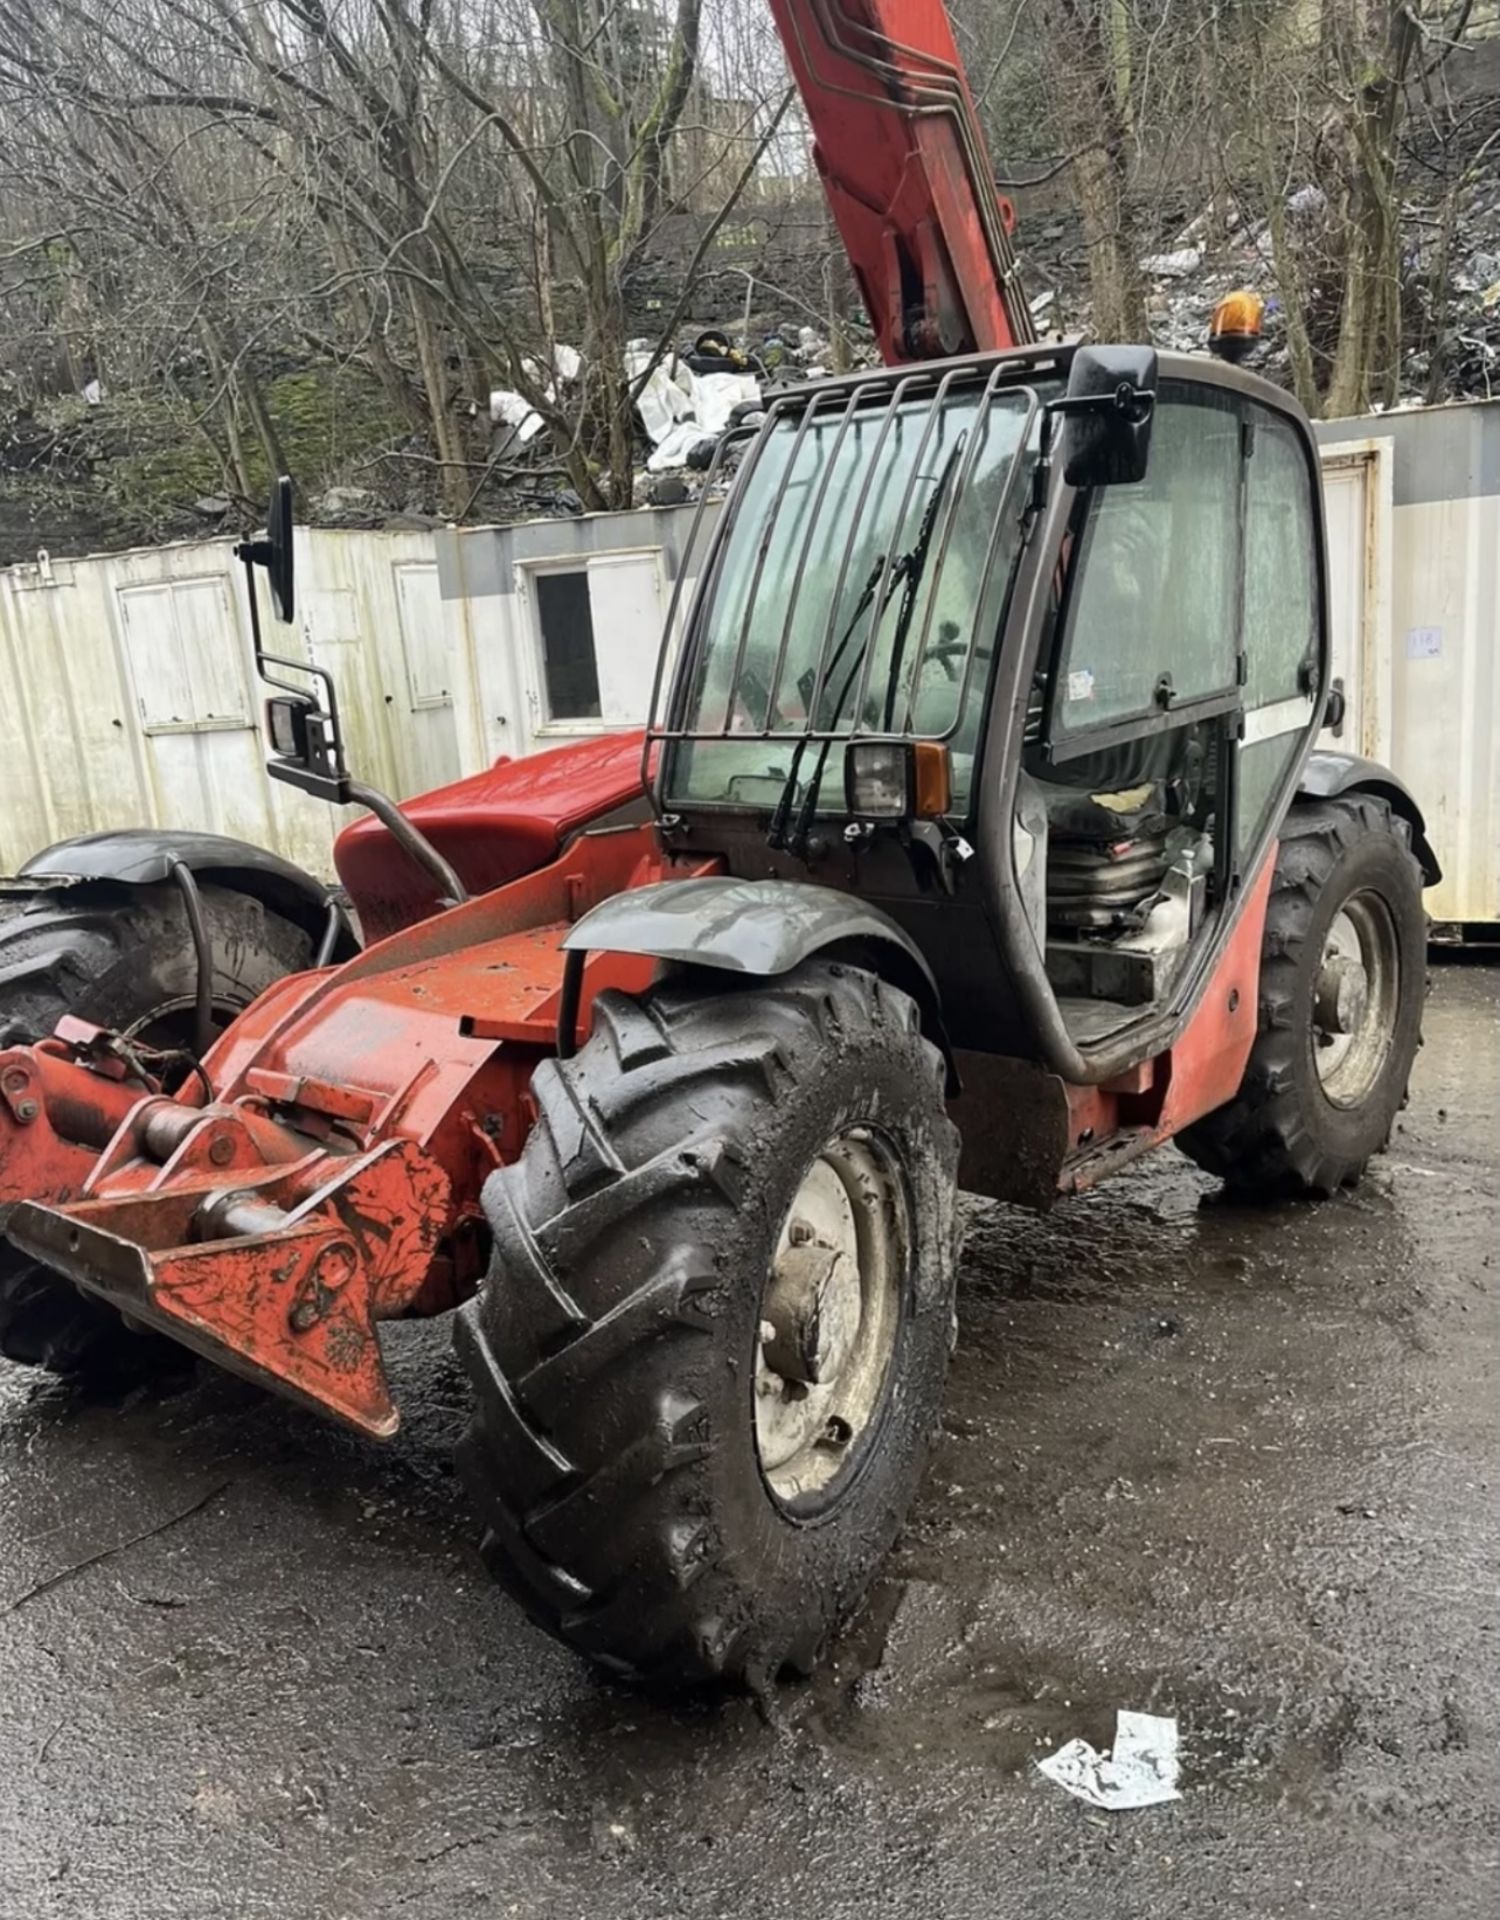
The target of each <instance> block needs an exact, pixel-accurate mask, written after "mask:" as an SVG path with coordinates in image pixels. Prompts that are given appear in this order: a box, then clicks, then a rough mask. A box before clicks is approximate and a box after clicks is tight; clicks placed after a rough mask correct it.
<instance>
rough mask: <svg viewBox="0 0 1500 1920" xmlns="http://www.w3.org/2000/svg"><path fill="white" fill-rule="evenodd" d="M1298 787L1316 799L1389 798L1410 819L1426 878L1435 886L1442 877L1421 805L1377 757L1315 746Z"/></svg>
mask: <svg viewBox="0 0 1500 1920" xmlns="http://www.w3.org/2000/svg"><path fill="white" fill-rule="evenodd" d="M1297 791H1298V793H1299V794H1305V795H1306V796H1308V797H1309V798H1310V799H1314V800H1336V799H1337V798H1338V797H1339V795H1340V794H1341V793H1374V794H1378V795H1379V796H1380V798H1381V799H1382V800H1388V801H1389V802H1390V803H1391V806H1392V807H1393V808H1394V809H1395V811H1396V812H1397V813H1398V814H1400V816H1401V818H1402V819H1403V820H1408V821H1410V823H1411V850H1412V852H1413V853H1414V854H1415V855H1416V857H1417V865H1418V866H1419V867H1420V868H1421V869H1422V879H1423V881H1424V882H1425V883H1426V884H1427V885H1428V886H1429V887H1435V886H1436V885H1437V883H1438V881H1439V880H1441V879H1442V877H1443V870H1442V868H1441V867H1440V866H1439V865H1438V863H1437V855H1436V854H1435V853H1434V852H1433V851H1432V848H1431V846H1430V845H1429V844H1428V840H1427V822H1426V821H1425V820H1424V819H1423V817H1422V809H1421V808H1420V807H1419V806H1418V805H1417V803H1416V801H1415V800H1414V799H1413V798H1412V795H1411V793H1410V791H1409V790H1408V788H1407V786H1406V785H1405V783H1404V782H1403V781H1401V780H1399V779H1397V777H1396V775H1395V774H1394V773H1392V772H1391V770H1390V768H1389V767H1383V766H1381V764H1380V762H1379V761H1378V760H1366V759H1365V758H1364V756H1363V755H1362V754H1358V753H1343V752H1341V751H1340V750H1339V749H1338V748H1336V747H1314V748H1313V750H1312V752H1311V753H1310V754H1309V755H1308V756H1307V760H1306V763H1305V764H1304V766H1303V768H1302V774H1301V778H1300V779H1299V780H1298V782H1297Z"/></svg>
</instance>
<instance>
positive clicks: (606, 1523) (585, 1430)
mask: <svg viewBox="0 0 1500 1920" xmlns="http://www.w3.org/2000/svg"><path fill="white" fill-rule="evenodd" d="M701 980H702V976H698V977H697V981H690V982H689V983H686V984H681V983H674V984H673V985H671V986H669V987H667V988H665V989H661V990H658V991H657V992H655V993H653V994H651V995H650V996H649V997H648V998H646V999H644V1000H641V1001H636V1000H633V999H631V998H629V997H627V996H625V995H622V994H618V993H606V994H603V995H601V996H600V998H599V1001H598V1002H597V1005H596V1009H595V1024H594V1033H593V1037H592V1038H591V1039H590V1041H589V1042H588V1044H587V1045H586V1046H585V1047H584V1048H583V1049H582V1050H581V1051H580V1053H579V1054H578V1056H577V1058H576V1059H573V1060H569V1061H549V1062H547V1063H545V1064H544V1065H543V1066H542V1067H541V1068H539V1069H538V1071H537V1074H536V1076H535V1078H534V1080H533V1083H532V1091H533V1095H534V1098H535V1100H536V1103H537V1108H538V1115H537V1120H536V1124H535V1126H534V1127H533V1129H532V1132H531V1134H530V1137H529V1138H528V1140H527V1142H526V1145H525V1148H524V1150H523V1152H522V1154H521V1156H520V1158H519V1160H518V1161H517V1162H516V1163H515V1164H514V1165H512V1166H510V1167H506V1168H504V1169H503V1170H502V1171H501V1172H499V1173H497V1174H495V1175H494V1176H492V1178H491V1180H490V1181H489V1183H488V1185H487V1187H486V1189H485V1208H486V1211H487V1213H488V1215H489V1217H490V1221H491V1224H492V1226H493V1229H494V1234H495V1251H494V1259H493V1263H492V1266H491V1269H490V1273H489V1277H488V1279H487V1281H486V1284H485V1286H484V1289H483V1291H482V1293H481V1294H480V1295H479V1297H478V1298H477V1299H476V1300H474V1301H471V1302H470V1303H469V1304H468V1305H467V1306H466V1307H464V1308H463V1309H462V1311H461V1314H460V1317H459V1320H458V1323H457V1328H456V1337H457V1341H458V1346H459V1350H460V1353H461V1355H462V1357H463V1359H464V1361H465V1364H466V1366H467V1368H468V1370H469V1372H470V1374H471V1375H472V1377H473V1379H474V1382H475V1386H476V1389H477V1395H476V1398H477V1409H476V1412H475V1415H474V1419H473V1423H472V1425H471V1428H470V1431H469V1434H468V1436H467V1438H466V1440H465V1442H464V1445H463V1447H462V1449H461V1455H460V1459H461V1464H462V1466H463V1468H464V1471H465V1474H466V1477H467V1478H468V1480H469V1482H470V1484H471V1486H472V1488H473V1490H474V1493H475V1495H476V1497H477V1499H478V1501H479V1504H480V1506H481V1508H482V1511H483V1513H484V1517H485V1520H486V1523H487V1531H486V1534H485V1539H484V1553H485V1558H486V1560H487V1561H488V1563H489V1565H490V1567H491V1570H492V1571H493V1572H494V1573H495V1575H496V1577H497V1578H498V1579H499V1580H500V1582H501V1583H502V1584H503V1585H504V1586H505V1587H506V1588H508V1589H509V1591H510V1592H511V1593H512V1594H513V1595H514V1596H515V1597H516V1598H517V1599H518V1600H519V1601H520V1602H521V1604H522V1605H523V1606H524V1607H525V1608H526V1610H527V1611H528V1612H529V1613H530V1614H531V1616H532V1617H533V1619H535V1620H537V1621H538V1622H540V1624H541V1625H542V1626H543V1627H545V1628H546V1630H547V1631H548V1632H549V1633H551V1634H553V1635H555V1636H556V1637H557V1638H558V1639H560V1640H562V1641H564V1642H565V1643H566V1644H568V1645H569V1646H572V1647H574V1648H576V1649H577V1650H578V1651H580V1652H582V1653H584V1654H587V1655H588V1656H589V1657H590V1658H592V1659H594V1660H596V1661H598V1662H600V1663H601V1664H602V1665H604V1666H605V1667H607V1668H608V1669H609V1670H611V1671H613V1672H615V1673H617V1674H623V1675H628V1676H632V1677H640V1678H650V1679H652V1680H655V1681H661V1682H669V1683H695V1682H702V1681H709V1680H712V1681H737V1682H744V1683H748V1684H751V1685H755V1686H762V1685H765V1684H767V1683H768V1682H770V1681H771V1680H773V1679H774V1678H775V1677H776V1675H777V1674H778V1673H779V1672H780V1671H781V1670H782V1669H783V1668H784V1667H787V1666H791V1667H794V1668H797V1669H799V1670H801V1671H808V1670H810V1668H811V1667H812V1665H813V1664H814V1662H815V1660H816V1657H817V1653H818V1650H819V1648H820V1647H821V1645H822V1644H823V1642H824V1640H825V1639H826V1637H827V1636H828V1634H829V1633H830V1632H831V1631H832V1630H833V1629H834V1628H836V1627H837V1626H838V1625H839V1624H840V1623H841V1622H842V1621H843V1620H845V1619H846V1618H847V1617H848V1616H849V1614H850V1613H851V1612H852V1611H853V1610H854V1609H855V1607H856V1606H857V1605H858V1604H859V1602H860V1600H861V1599H862V1597H863V1596H864V1593H865V1591H866V1589H867V1587H868V1585H869V1583H870V1581H871V1579H872V1578H873V1576H874V1574H875V1572H876V1570H877V1568H878V1567H879V1565H880V1562H881V1561H882V1559H883V1558H884V1556H885V1554H886V1552H887V1550H888V1549H889V1547H890V1545H891V1542H892V1541H893V1539H894V1538H895V1535H896V1532H897V1530H898V1528H899V1527H900V1525H901V1522H902V1519H903V1517H904V1516H905V1513H906V1510H907V1507H908V1506H909V1504H910V1502H911V1500H912V1498H913V1496H914V1494H915V1492H916V1489H917V1486H918V1483H919V1480H920V1477H921V1472H922V1466H923V1462H924V1457H925V1454H926V1449H927V1443H928V1440H929V1437H930V1435H931V1433H932V1432H933V1430H934V1428H935V1427H936V1425H937V1422H938V1419H939V1414H940V1409H941V1400H942V1388H943V1381H944V1378H945V1375H946V1371H947V1362H948V1354H949V1350H950V1347H951V1344H952V1328H953V1285H954V1253H955V1245H954V1239H955V1224H954V1223H955V1208H954V1197H955V1185H954V1181H955V1173H956V1167H957V1157H958V1141H957V1134H956V1131H955V1129H954V1128H953V1126H952V1124H951V1123H950V1121H949V1120H948V1117H947V1113H946V1109H945V1105H944V1096H943V1083H944V1068H943V1061H942V1059H941V1057H940V1056H939V1054H938V1051H937V1049H936V1048H935V1047H933V1046H932V1045H931V1044H930V1043H929V1042H928V1041H927V1040H925V1039H924V1038H923V1037H922V1034H921V1031H920V1023H919V1017H918V1013H917V1009H916V1007H915V1005H914V1004H913V1002H912V1001H911V1000H910V999H909V998H908V997H907V996H906V995H905V994H903V993H900V992H898V991H897V990H896V989H895V988H893V987H891V986H888V985H887V984H885V983H884V982H883V981H881V980H879V979H877V978H876V977H875V976H873V975H871V974H869V973H866V972H863V971H861V970H858V969H855V968H850V967H842V966H837V965H833V964H827V963H813V964H809V965H806V966H803V967H801V968H799V969H798V970H797V971H796V972H794V973H791V974H788V975H786V976H784V977H782V978H780V979H776V980H771V981H765V982H756V983H755V984H754V985H753V986H750V987H740V986H738V985H731V986H726V985H725V983H724V981H723V979H722V977H719V978H718V979H717V980H715V981H714V982H713V984H711V985H705V984H698V982H701ZM845 1181H847V1183H848V1184H847V1193H848V1194H849V1195H851V1196H855V1197H856V1198H854V1199H850V1200H849V1201H848V1204H847V1206H846V1200H845V1199H844V1198H841V1197H840V1196H841V1194H844V1193H845V1191H846V1189H845V1186H844V1185H843V1184H842V1183H843V1182H845ZM809 1196H811V1198H809ZM856 1200H857V1203H856ZM794 1202H795V1207H794ZM820 1208H821V1209H822V1211H821V1212H820ZM803 1215H807V1216H810V1217H814V1218H816V1219H817V1220H821V1221H824V1222H829V1221H833V1220H834V1219H835V1216H837V1218H838V1219H839V1220H847V1222H849V1223H853V1224H852V1225H851V1227H850V1231H851V1232H852V1233H853V1234H854V1235H855V1238H856V1239H857V1241H858V1245H857V1247H856V1248H855V1251H854V1252H853V1253H851V1254H850V1256H849V1259H850V1261H852V1263H853V1264H852V1266H851V1265H850V1264H848V1263H847V1262H846V1263H845V1264H843V1265H840V1264H839V1262H840V1261H843V1260H844V1255H843V1254H839V1253H832V1252H828V1251H826V1250H827V1249H831V1248H832V1247H833V1246H834V1243H835V1241H837V1240H838V1235H839V1233H840V1232H842V1231H843V1230H844V1229H843V1228H842V1227H836V1226H832V1225H830V1226H827V1227H826V1230H825V1227H824V1226H821V1225H818V1226H814V1225H813V1224H811V1221H810V1219H809V1218H803V1217H802V1216H803ZM794 1217H796V1219H797V1226H796V1228H795V1229H794V1228H793V1226H792V1222H793V1219H794ZM848 1244H849V1245H850V1246H851V1247H852V1246H854V1245H855V1242H854V1241H853V1240H851V1241H850V1242H849V1243H848ZM804 1246H805V1247H806V1258H808V1259H810V1260H813V1261H815V1262H816V1261H820V1260H821V1261H824V1262H825V1264H824V1266H822V1267H820V1268H819V1272H820V1274H821V1275H822V1276H823V1277H822V1278H821V1279H820V1280H819V1281H818V1282H817V1283H816V1286H815V1289H814V1291H815V1294H816V1300H817V1303H818V1305H817V1314H816V1316H815V1318H816V1320H817V1325H816V1327H815V1328H814V1329H813V1330H812V1331H809V1330H808V1327H807V1326H805V1325H803V1323H802V1322H801V1321H799V1322H798V1329H800V1331H801V1333H803V1334H806V1336H807V1346H806V1351H804V1350H803V1349H800V1348H799V1349H798V1352H799V1353H801V1354H802V1358H801V1359H799V1358H798V1355H797V1354H792V1355H791V1357H790V1358H788V1357H787V1327H786V1325H785V1324H782V1323H780V1322H778V1319H777V1315H778V1314H781V1313H782V1312H783V1311H784V1302H785V1297H786V1296H785V1295H784V1294H780V1293H776V1294H774V1295H773V1290H772V1289H771V1288H770V1287H769V1286H768V1279H769V1277H770V1276H771V1275H772V1272H773V1269H774V1273H775V1276H776V1286H777V1287H781V1286H783V1285H784V1284H785V1282H786V1277H787V1274H788V1273H789V1272H790V1271H792V1270H797V1271H800V1269H799V1268H798V1265H797V1263H798V1259H799V1255H798V1253H797V1252H796V1251H795V1249H797V1248H803V1247H804ZM893 1247H895V1248H897V1249H898V1250H899V1251H898V1253H897V1255H895V1256H892V1257H889V1258H888V1257H887V1255H888V1254H889V1250H890V1249H891V1248H893ZM789 1249H792V1251H789ZM883 1250H884V1251H883ZM856 1271H857V1273H858V1276H859V1280H858V1287H857V1288H856V1286H855V1281H854V1277H853V1276H854V1273H855V1272H856ZM882 1273H883V1274H886V1275H888V1276H891V1278H890V1279H889V1284H888V1286H886V1283H885V1282H881V1283H880V1284H878V1285H877V1281H876V1279H875V1277H874V1276H876V1275H877V1274H882ZM829 1276H842V1277H840V1278H830V1277H829ZM882 1287H885V1290H884V1291H882ZM840 1289H843V1291H840ZM802 1297H803V1296H800V1295H799V1296H798V1298H799V1299H801V1298H802ZM807 1297H809V1298H810V1297H811V1296H807ZM856 1299H857V1300H858V1301H859V1303H860V1304H859V1305H858V1306H857V1307H854V1308H853V1309H852V1310H851V1309H850V1308H849V1303H850V1302H851V1301H854V1300H856ZM841 1302H842V1305H841V1304H840V1303H841ZM882 1302H884V1303H885V1304H881V1303H882ZM768 1303H769V1304H768ZM799 1311H800V1309H799ZM846 1313H847V1315H848V1317H846V1318H843V1319H840V1315H844V1314H846ZM768 1315H770V1316H771V1317H770V1318H768V1317H767V1316H768ZM836 1322H837V1325H838V1327H841V1328H842V1332H840V1331H838V1330H837V1328H836V1327H835V1323H836ZM830 1328H833V1329H835V1330H834V1331H831V1332H829V1331H827V1329H830ZM856 1328H857V1331H856V1330H855V1329H856ZM773 1332H775V1333H776V1336H777V1338H776V1341H773V1340H772V1338H771V1336H772V1333H773ZM793 1332H794V1334H795V1333H796V1332H797V1329H793ZM825 1334H826V1343H827V1344H826V1351H825V1350H824V1349H823V1348H821V1347H820V1348H819V1351H818V1353H817V1355H816V1356H815V1357H814V1359H813V1362H812V1364H811V1366H810V1367H805V1366H804V1364H803V1362H804V1361H805V1360H806V1357H807V1353H810V1352H811V1351H812V1349H813V1348H814V1347H819V1343H820V1342H822V1341H824V1340H825ZM778 1343H779V1344H778ZM791 1344H792V1345H795V1344H796V1340H795V1338H793V1339H792V1341H791ZM861 1354H863V1355H864V1358H863V1359H862V1360H861V1359H860V1358H859V1356H860V1355H861ZM772 1359H774V1366H773V1365H772ZM776 1368H786V1369H787V1372H786V1373H785V1375H783V1374H782V1373H779V1372H777V1371H776V1370H775V1369H776ZM808 1372H811V1373H812V1374H813V1376H814V1384H812V1385H807V1384H805V1381H806V1378H807V1374H808ZM820 1396H821V1397H820ZM840 1396H843V1398H840ZM803 1412H805V1413H806V1414H807V1415H808V1416H809V1418H810V1421H811V1425H810V1426H808V1427H807V1428H806V1430H805V1431H804V1430H803V1428H802V1427H799V1425H798V1421H799V1420H800V1419H801V1417H802V1413H803ZM788 1422H790V1424H788Z"/></svg>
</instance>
